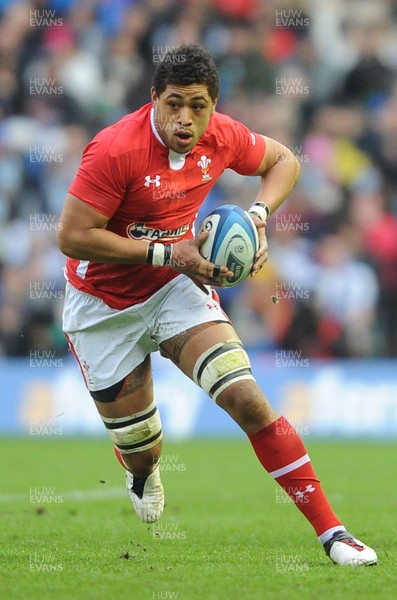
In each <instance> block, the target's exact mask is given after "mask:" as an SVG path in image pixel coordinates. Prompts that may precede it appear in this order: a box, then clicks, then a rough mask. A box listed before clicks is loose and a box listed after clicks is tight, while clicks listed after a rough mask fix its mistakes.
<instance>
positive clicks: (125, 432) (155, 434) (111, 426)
mask: <svg viewBox="0 0 397 600" xmlns="http://www.w3.org/2000/svg"><path fill="white" fill-rule="evenodd" d="M102 420H103V422H104V424H105V427H106V429H107V430H108V434H109V436H110V438H111V439H112V440H113V442H114V443H115V445H116V446H117V448H118V450H119V452H120V454H131V453H133V452H142V451H144V450H149V448H152V447H153V446H155V445H156V444H157V443H158V442H159V441H160V440H161V439H162V437H163V436H162V430H161V419H160V414H159V411H158V410H157V406H156V405H155V403H154V402H152V403H151V404H150V406H148V407H147V408H145V410H142V411H141V412H138V413H135V414H134V415H131V416H129V417H119V418H117V419H110V418H108V417H102Z"/></svg>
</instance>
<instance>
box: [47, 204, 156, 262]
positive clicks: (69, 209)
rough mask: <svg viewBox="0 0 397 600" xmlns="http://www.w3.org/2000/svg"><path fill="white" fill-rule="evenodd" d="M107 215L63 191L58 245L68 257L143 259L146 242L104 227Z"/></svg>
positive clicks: (123, 260) (118, 259) (113, 260)
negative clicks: (65, 194) (63, 200)
mask: <svg viewBox="0 0 397 600" xmlns="http://www.w3.org/2000/svg"><path fill="white" fill-rule="evenodd" d="M108 221H109V218H108V217H106V216H104V215H102V214H101V213H99V212H97V211H96V210H94V209H92V208H91V207H90V206H88V204H86V203H85V202H83V201H82V200H79V198H76V196H73V195H72V194H67V196H66V200H65V205H64V208H63V211H62V214H61V217H60V221H59V227H58V232H57V243H58V247H59V249H60V250H61V252H63V254H66V256H69V257H70V258H77V259H79V260H90V261H96V262H106V263H109V262H116V263H132V264H133V263H145V262H146V256H147V250H148V244H149V242H144V241H138V240H130V239H129V238H124V237H121V236H120V235H117V234H116V233H113V232H112V231H108V230H107V229H105V227H106V225H107V223H108Z"/></svg>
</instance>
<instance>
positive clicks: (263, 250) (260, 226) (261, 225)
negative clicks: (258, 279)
mask: <svg viewBox="0 0 397 600" xmlns="http://www.w3.org/2000/svg"><path fill="white" fill-rule="evenodd" d="M251 218H252V220H253V221H254V223H255V225H256V228H257V230H258V235H259V249H258V252H257V253H256V256H255V258H256V260H255V263H254V265H253V267H252V271H251V277H253V276H254V275H256V274H257V273H259V271H260V270H261V268H262V267H263V265H264V264H265V262H266V261H267V259H268V255H267V250H268V245H267V237H266V221H261V220H260V219H259V217H257V216H256V215H251Z"/></svg>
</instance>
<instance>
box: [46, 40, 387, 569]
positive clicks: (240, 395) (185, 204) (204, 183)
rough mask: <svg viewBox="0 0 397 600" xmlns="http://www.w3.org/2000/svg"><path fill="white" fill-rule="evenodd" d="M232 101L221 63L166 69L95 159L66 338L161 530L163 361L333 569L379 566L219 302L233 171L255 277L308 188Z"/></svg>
mask: <svg viewBox="0 0 397 600" xmlns="http://www.w3.org/2000/svg"><path fill="white" fill-rule="evenodd" d="M218 97H219V76H218V72H217V69H216V66H215V64H214V62H213V60H212V58H211V57H210V55H209V54H208V52H207V51H206V50H205V49H203V48H202V47H200V46H198V45H193V44H191V45H182V46H180V47H179V48H176V49H172V50H170V51H169V52H168V53H167V54H166V55H165V57H164V60H163V61H162V62H161V63H159V65H158V67H157V70H156V72H155V74H154V78H153V85H152V88H151V102H150V103H148V104H146V105H145V106H143V107H142V108H140V109H139V110H137V111H136V112H133V113H131V114H128V115H126V116H124V117H123V118H122V119H121V120H119V121H118V122H117V123H115V124H114V125H111V126H110V127H107V128H105V129H103V130H102V131H100V132H99V133H98V134H97V135H96V137H95V138H94V139H93V140H92V141H91V142H90V143H89V144H88V146H87V147H86V148H85V150H84V153H83V157H82V162H81V165H80V168H79V170H78V173H77V175H76V177H75V179H74V181H73V182H72V184H71V186H70V189H69V192H68V194H67V197H66V200H65V206H64V210H63V213H62V216H61V220H60V228H59V232H58V245H59V248H60V249H61V251H62V252H63V253H64V254H65V255H67V256H68V260H67V264H66V270H65V272H66V279H67V283H66V296H65V306H64V313H63V330H64V332H65V334H66V335H67V337H68V341H69V344H70V348H71V349H72V351H73V353H74V354H75V356H76V359H77V361H78V363H79V365H80V368H81V372H82V375H83V377H84V380H85V383H86V385H87V388H88V390H89V391H90V394H91V396H92V398H93V399H94V401H95V404H96V406H97V409H98V411H99V413H100V415H101V417H102V419H103V422H104V425H105V427H106V429H107V431H108V433H109V436H110V438H111V439H112V441H113V443H114V447H115V452H116V455H117V457H118V460H119V462H120V463H121V465H122V466H123V467H124V468H125V470H126V483H127V489H128V492H129V495H130V498H131V500H132V503H133V505H134V508H135V510H136V512H137V514H138V515H139V517H140V519H141V520H142V521H144V522H149V523H151V522H155V521H157V520H158V519H160V517H161V515H162V512H163V507H164V492H163V486H162V483H161V479H160V470H159V459H160V456H161V443H162V441H161V440H162V429H161V420H160V415H159V411H158V409H157V407H156V405H155V402H154V397H153V385H152V374H151V362H150V355H151V353H152V352H155V351H157V350H159V351H160V353H161V354H162V355H163V356H165V357H166V358H168V359H170V360H171V361H172V362H174V363H175V365H177V366H178V367H179V369H181V370H182V371H183V373H185V374H186V375H187V376H188V377H190V378H191V379H192V380H194V381H195V382H196V383H197V384H198V385H200V386H201V387H202V389H203V390H204V391H205V392H206V393H207V394H208V395H209V396H210V397H211V398H212V399H213V400H214V401H215V402H216V403H217V404H218V405H219V406H220V407H221V408H223V409H224V410H225V411H227V412H228V413H229V415H230V416H231V417H232V418H233V419H234V420H235V421H236V422H237V423H238V425H239V426H240V427H241V428H242V430H243V431H244V432H245V433H246V434H247V436H248V438H249V440H250V442H251V444H252V446H253V449H254V451H255V453H256V454H257V457H258V459H259V461H260V462H261V463H262V465H263V467H264V468H265V469H266V471H268V473H269V474H270V476H271V477H273V478H274V479H275V480H276V481H277V482H278V483H279V484H280V485H281V486H282V488H283V489H284V490H285V491H286V493H287V494H288V495H289V496H290V497H291V498H292V500H293V501H294V503H295V505H296V506H297V507H298V508H299V509H300V510H301V512H302V513H303V514H304V516H305V517H306V518H307V520H308V521H309V522H310V523H311V525H312V526H313V528H314V530H315V532H316V534H317V536H318V539H319V541H320V542H321V543H322V544H323V546H324V549H325V551H326V553H327V555H328V556H329V557H330V558H331V560H332V561H333V562H335V563H337V564H349V565H370V564H376V562H377V557H376V553H375V552H374V550H372V549H371V548H369V547H368V546H366V545H365V544H363V543H362V542H360V541H359V540H357V539H355V538H354V537H353V536H352V535H351V534H350V533H348V532H347V530H346V528H345V527H344V525H343V524H342V523H341V521H340V520H339V519H338V517H337V516H336V515H335V513H334V512H333V510H332V508H331V506H330V504H329V503H328V500H327V498H326V496H325V494H324V492H323V490H322V487H321V484H320V481H319V479H318V478H317V476H316V474H315V471H314V469H313V466H312V463H311V460H310V458H309V456H308V454H307V451H306V449H305V447H304V445H303V443H302V441H301V439H300V437H299V436H298V434H297V432H296V431H295V429H294V428H293V427H292V426H291V425H290V424H289V423H288V421H287V420H286V419H285V417H284V416H282V415H279V414H278V413H277V412H276V411H275V410H274V409H273V408H272V406H271V404H270V403H269V401H268V399H267V398H266V397H265V396H264V394H263V393H262V391H261V390H260V389H259V387H258V385H257V383H256V381H255V379H254V377H253V376H252V373H251V368H250V361H249V358H248V355H247V353H246V352H245V350H244V348H243V344H242V342H241V341H240V339H239V337H238V335H237V333H236V331H235V330H234V328H233V325H232V324H231V322H230V320H229V319H228V317H227V316H226V315H225V313H224V312H223V311H222V309H221V307H220V304H219V301H218V299H217V295H216V294H215V293H214V292H213V291H211V287H210V286H213V285H219V283H217V282H216V281H215V280H214V277H216V276H218V277H220V279H221V281H224V280H225V278H227V277H230V276H231V275H232V273H231V271H229V270H228V268H227V267H226V266H224V265H214V264H212V263H210V262H208V261H207V260H205V259H204V258H202V256H201V255H200V253H199V247H200V244H202V243H203V241H204V240H205V239H206V237H207V235H208V233H204V232H203V233H199V234H198V235H196V236H195V234H194V224H195V220H196V217H197V211H198V210H199V208H200V206H201V205H202V203H203V201H204V199H205V197H206V196H207V194H208V193H209V191H210V190H211V188H212V187H213V186H214V184H215V183H216V181H217V180H218V178H219V177H220V175H221V174H222V173H223V171H224V170H225V169H227V168H231V169H233V170H234V171H236V172H237V173H239V174H241V175H252V176H257V177H260V188H259V192H258V195H257V197H256V199H255V201H254V202H253V206H252V208H251V209H250V212H251V213H252V215H253V219H254V222H255V224H256V226H257V228H258V232H259V236H260V247H259V250H258V253H257V255H256V262H255V264H254V266H253V272H252V275H255V274H256V273H257V272H258V270H259V269H260V268H261V267H262V266H263V264H264V263H265V261H266V260H267V241H266V234H265V225H266V221H267V219H268V218H269V217H270V215H272V214H273V213H274V212H275V211H276V210H277V208H278V207H279V206H280V205H281V203H282V202H284V200H285V199H286V198H287V197H288V195H289V194H290V192H291V190H292V189H293V187H294V185H295V183H296V181H297V179H298V176H299V164H298V162H297V160H296V159H295V158H294V156H293V154H292V153H291V152H290V150H289V149H288V148H286V147H285V146H283V145H282V144H280V143H279V142H277V141H275V140H273V139H270V138H268V137H265V136H263V135H260V134H258V133H255V132H252V131H250V130H249V129H248V128H247V127H246V126H245V125H243V124H242V123H240V122H237V121H235V120H233V119H231V118H230V117H228V116H226V115H224V114H221V113H218V112H216V104H217V100H218ZM218 281H219V279H218Z"/></svg>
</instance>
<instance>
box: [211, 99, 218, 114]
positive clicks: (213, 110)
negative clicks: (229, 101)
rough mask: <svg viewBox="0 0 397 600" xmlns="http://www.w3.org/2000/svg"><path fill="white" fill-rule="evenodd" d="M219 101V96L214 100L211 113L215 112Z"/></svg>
mask: <svg viewBox="0 0 397 600" xmlns="http://www.w3.org/2000/svg"><path fill="white" fill-rule="evenodd" d="M217 103H218V98H215V100H213V101H212V110H211V113H214V112H215V109H216V105H217Z"/></svg>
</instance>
